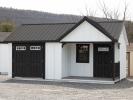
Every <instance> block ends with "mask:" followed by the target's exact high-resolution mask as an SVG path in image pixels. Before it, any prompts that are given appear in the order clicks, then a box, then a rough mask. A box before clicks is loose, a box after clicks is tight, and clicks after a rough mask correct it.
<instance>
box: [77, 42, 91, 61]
mask: <svg viewBox="0 0 133 100" xmlns="http://www.w3.org/2000/svg"><path fill="white" fill-rule="evenodd" d="M76 49H77V50H76V51H77V53H76V54H77V55H76V62H79V63H88V62H89V45H88V44H77V47H76Z"/></svg>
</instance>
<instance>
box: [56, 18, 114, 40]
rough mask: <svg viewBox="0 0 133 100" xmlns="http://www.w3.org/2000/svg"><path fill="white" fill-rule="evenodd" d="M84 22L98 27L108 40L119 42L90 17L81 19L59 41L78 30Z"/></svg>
mask: <svg viewBox="0 0 133 100" xmlns="http://www.w3.org/2000/svg"><path fill="white" fill-rule="evenodd" d="M84 21H87V22H88V23H90V24H91V25H93V26H94V27H96V28H97V29H98V30H99V31H101V32H102V33H103V34H104V35H106V36H107V37H108V38H110V39H111V40H112V41H114V42H116V41H117V40H116V39H114V38H113V37H112V36H111V35H110V34H109V33H108V32H107V31H106V30H105V29H104V28H103V27H102V26H101V25H99V24H98V23H97V22H95V21H93V20H91V19H89V18H88V17H86V16H85V17H84V18H83V19H81V20H80V21H79V22H78V23H77V24H76V25H74V26H73V27H72V28H71V29H70V30H68V31H67V32H66V33H65V34H64V35H62V36H61V37H60V38H59V39H58V41H60V40H61V39H63V38H64V37H65V36H66V35H68V34H69V33H70V32H72V31H73V30H74V29H75V28H77V27H78V26H79V25H80V24H81V23H83V22H84Z"/></svg>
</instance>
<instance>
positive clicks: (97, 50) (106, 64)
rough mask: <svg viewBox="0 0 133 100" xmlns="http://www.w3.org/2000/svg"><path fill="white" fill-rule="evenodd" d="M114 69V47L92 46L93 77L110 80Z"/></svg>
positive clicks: (107, 45) (109, 45) (105, 45)
mask: <svg viewBox="0 0 133 100" xmlns="http://www.w3.org/2000/svg"><path fill="white" fill-rule="evenodd" d="M113 68H114V46H113V45H112V44H94V70H93V71H94V77H101V78H112V77H113Z"/></svg>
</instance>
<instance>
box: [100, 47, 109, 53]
mask: <svg viewBox="0 0 133 100" xmlns="http://www.w3.org/2000/svg"><path fill="white" fill-rule="evenodd" d="M98 52H109V47H98Z"/></svg>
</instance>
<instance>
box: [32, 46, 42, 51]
mask: <svg viewBox="0 0 133 100" xmlns="http://www.w3.org/2000/svg"><path fill="white" fill-rule="evenodd" d="M30 50H31V51H40V50H41V46H39V45H37V46H33V45H32V46H30Z"/></svg>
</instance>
